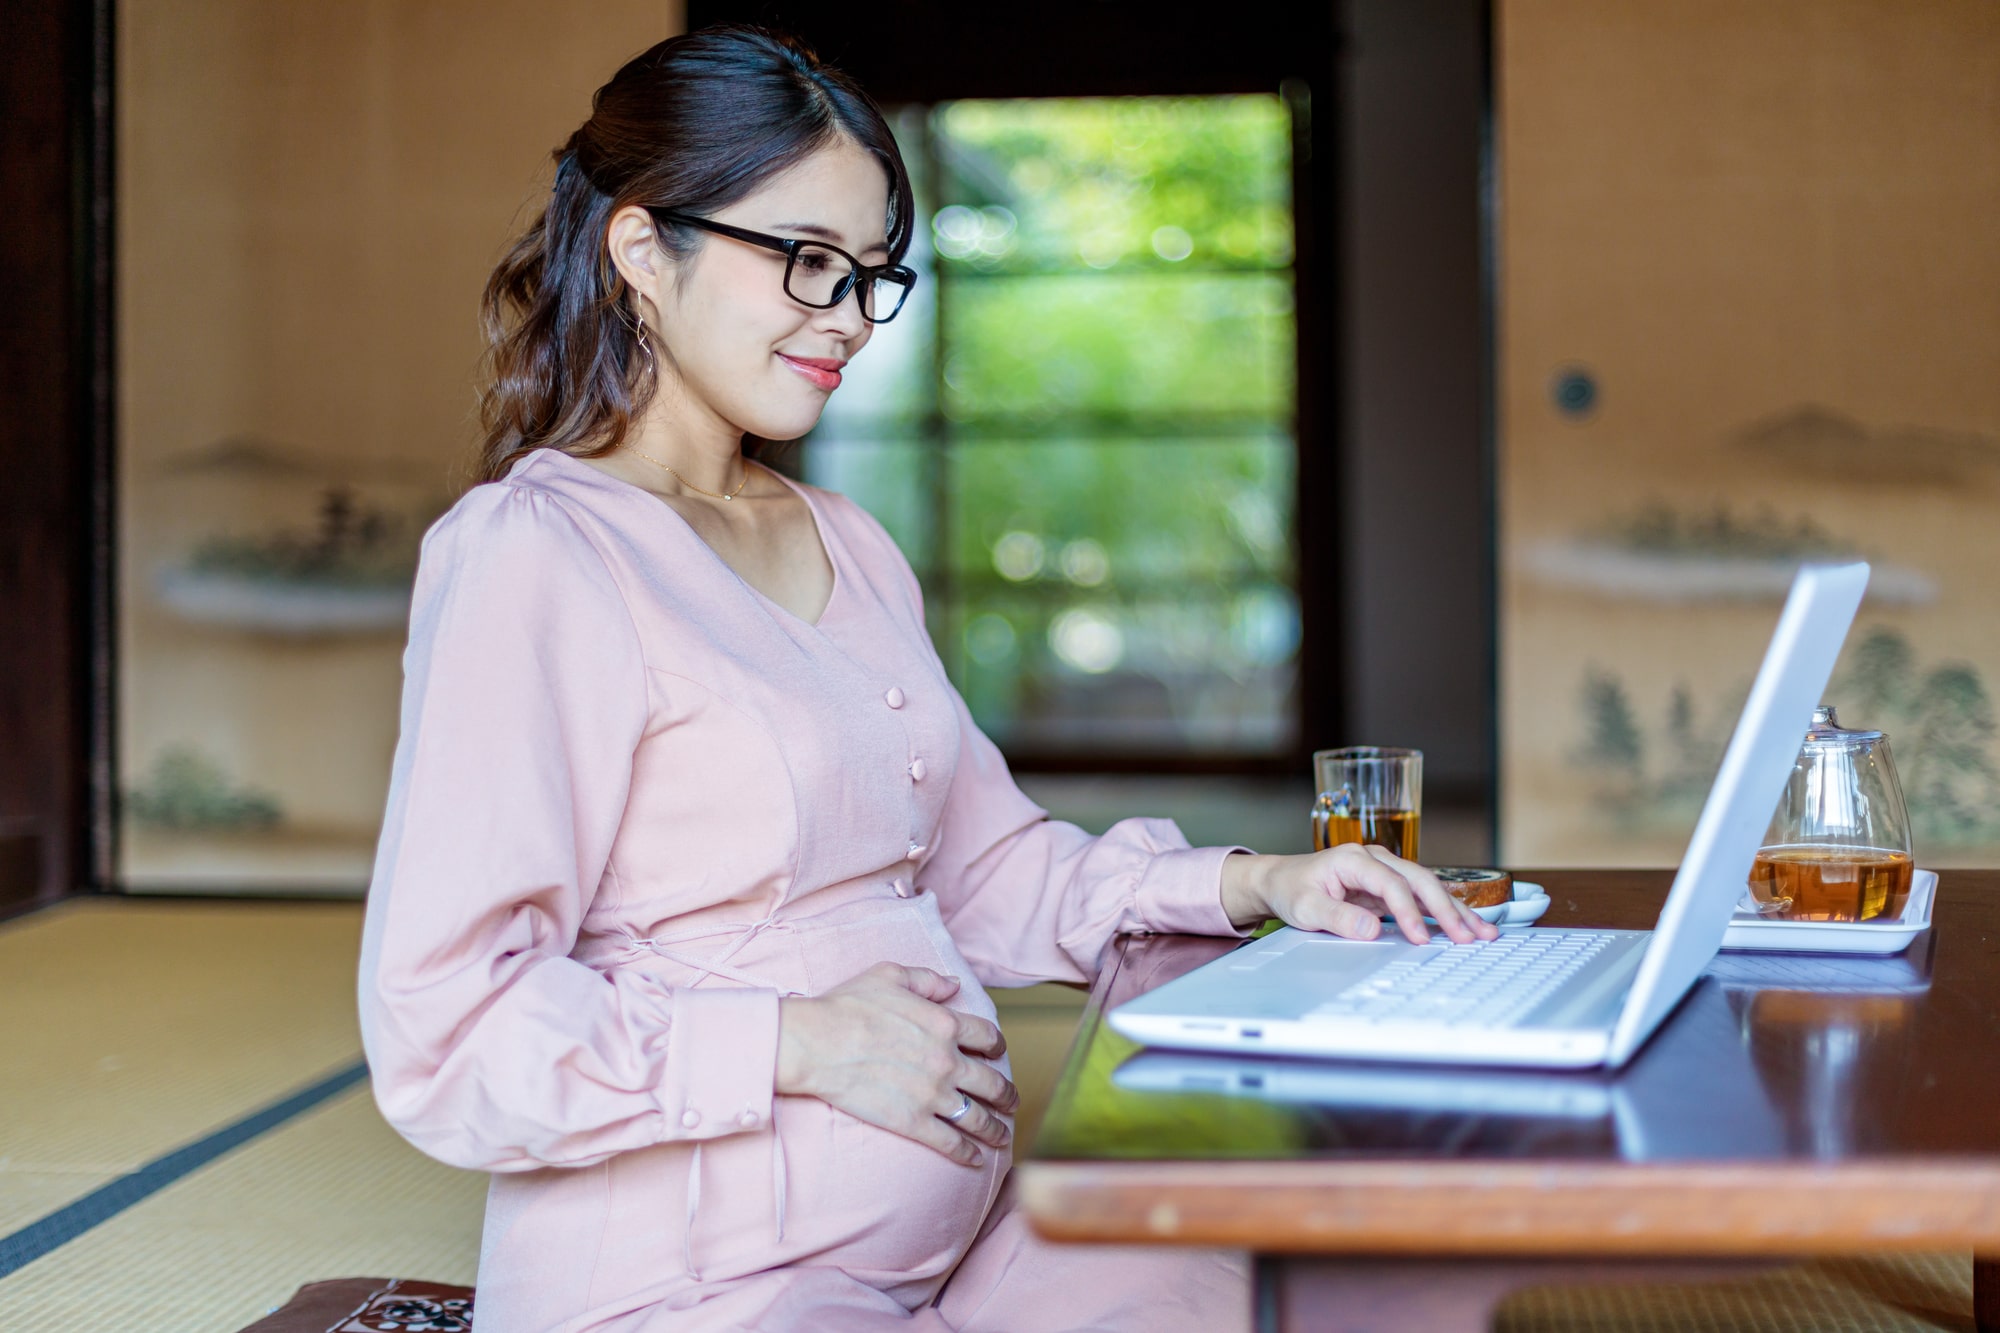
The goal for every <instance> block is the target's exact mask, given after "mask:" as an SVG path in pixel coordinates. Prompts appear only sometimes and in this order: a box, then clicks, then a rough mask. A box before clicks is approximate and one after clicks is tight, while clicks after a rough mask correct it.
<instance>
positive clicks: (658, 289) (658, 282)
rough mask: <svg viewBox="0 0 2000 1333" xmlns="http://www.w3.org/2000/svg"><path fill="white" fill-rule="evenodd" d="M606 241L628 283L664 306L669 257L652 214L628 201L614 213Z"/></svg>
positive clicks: (614, 260) (616, 265) (655, 304)
mask: <svg viewBox="0 0 2000 1333" xmlns="http://www.w3.org/2000/svg"><path fill="white" fill-rule="evenodd" d="M605 244H606V246H607V247H608V248H609V249H610V252H611V263H612V265H613V266H614V267H616V268H617V270H618V276H619V277H621V278H623V279H624V280H625V285H626V286H627V287H630V288H631V289H632V290H633V291H635V292H637V293H638V294H639V295H641V296H643V297H644V298H646V300H648V301H650V302H652V304H653V308H654V309H655V310H658V309H660V308H661V306H662V302H661V298H662V297H663V296H665V295H666V287H667V266H668V260H667V257H666V253H665V252H664V251H663V250H661V249H660V239H659V233H658V232H657V231H656V230H655V228H654V226H653V217H652V215H651V214H650V213H648V212H647V211H646V210H645V209H643V208H640V207H638V206H637V205H634V204H627V205H626V206H625V207H624V208H621V209H619V210H618V211H617V212H616V213H613V214H612V215H611V223H610V226H609V227H608V228H607V229H606V231H605Z"/></svg>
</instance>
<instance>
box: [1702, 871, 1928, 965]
mask: <svg viewBox="0 0 2000 1333" xmlns="http://www.w3.org/2000/svg"><path fill="white" fill-rule="evenodd" d="M1937 882H1938V877H1937V872H1936V871H1935V870H1919V871H1917V872H1916V874H1915V876H1914V877H1913V878H1912V879H1911V881H1910V896H1909V898H1908V899H1907V900H1906V901H1905V902H1904V903H1903V914H1902V915H1901V916H1898V917H1891V918H1888V919H1884V918H1881V917H1877V918H1876V919H1875V920H1873V921H1786V920H1783V919H1781V918H1777V917H1767V916H1757V915H1756V914H1754V913H1751V912H1738V913H1737V914H1736V915H1735V916H1733V917H1731V918H1730V920H1729V930H1728V933H1726V934H1725V935H1723V937H1722V947H1723V948H1725V949H1744V950H1759V951H1763V952H1767V953H1769V952H1776V953H1872V954H1892V953H1901V952H1902V951H1903V950H1905V949H1907V948H1909V947H1910V941H1911V940H1914V939H1915V938H1916V937H1917V936H1919V935H1921V934H1923V933H1924V932H1925V931H1926V930H1929V929H1930V925H1931V902H1932V900H1934V899H1935V898H1936V897H1937Z"/></svg>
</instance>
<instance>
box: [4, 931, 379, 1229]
mask: <svg viewBox="0 0 2000 1333" xmlns="http://www.w3.org/2000/svg"><path fill="white" fill-rule="evenodd" d="M360 938H361V905H360V904H359V903H337V904H319V903H268V904H248V903H213V904H211V903H190V902H175V903H164V902H162V903H155V902H134V901H132V900H130V899H114V900H101V899H96V900H94V899H85V900H80V901H74V902H70V903H66V904H63V905H61V906H58V907H54V908H50V909H48V910H46V911H43V912H38V913H36V914H35V915H33V916H29V917H26V918H23V919H21V920H18V921H14V922H11V923H9V924H7V925H5V926H0V1015H4V1016H5V1018H4V1021H0V1070H5V1071H6V1072H7V1077H6V1078H5V1079H4V1080H0V1213H6V1214H9V1215H11V1214H12V1213H14V1212H15V1211H17V1204H16V1202H15V1194H14V1181H13V1180H12V1177H14V1176H16V1175H35V1176H38V1177H44V1179H43V1180H39V1181H37V1182H36V1185H35V1187H36V1188H39V1187H40V1186H41V1185H42V1184H45V1183H46V1179H45V1177H46V1176H47V1174H48V1173H52V1172H78V1173H82V1174H80V1175H79V1177H78V1180H77V1188H76V1189H75V1191H74V1193H75V1194H82V1193H85V1192H87V1191H88V1190H89V1189H90V1188H92V1187H93V1186H94V1185H97V1184H101V1183H103V1180H104V1179H106V1178H108V1177H109V1176H111V1175H114V1174H117V1173H119V1172H124V1171H129V1170H131V1169H133V1168H134V1167H136V1166H139V1165H140V1164H141V1163H143V1162H145V1161H147V1160H149V1159H151V1158H153V1157H157V1156H158V1155H160V1154H161V1153H163V1152H167V1151H170V1150H172V1149H174V1148H177V1147H179V1146H181V1145H182V1144H184V1143H187V1142H189V1141H190V1140H193V1139H197V1138H200V1137H201V1136H202V1135H204V1134H207V1133H209V1132H210V1131H212V1130H214V1129H215V1128H217V1127H218V1126H219V1125H222V1124H225V1123H227V1122H229V1121H231V1120H234V1119H236V1118H237V1117H239V1116H241V1115H243V1114H245V1113H246V1112H248V1111H250V1110H252V1109H254V1108H256V1107H258V1106H260V1105H262V1104H263V1103H265V1102H268V1101H271V1100H273V1099H274V1098H277V1097H280V1096H282V1095H284V1094H285V1093H288V1092H291V1091H292V1090H294V1089H295V1088H298V1087H299V1086H301V1085H303V1084H306V1083H309V1082H311V1081H312V1080H313V1079H315V1078H318V1077H320V1076H321V1075H323V1074H326V1073H327V1072H329V1071H330V1070H332V1069H335V1068H337V1067H339V1066H342V1065H346V1064H349V1063H352V1062H353V1061H354V1060H356V1059H358V1058H359V1057H360V1054H361V1038H360V1034H359V1031H358V1029H357V1027H356V1024H355V1017H354V960H355V952H356V949H357V948H358V947H359V943H360ZM93 1173H94V1174H95V1179H90V1178H87V1177H88V1176H90V1175H91V1174H93ZM23 1183H24V1185H25V1184H26V1182H23ZM23 1192H24V1193H25V1192H27V1191H26V1190H25V1189H24V1191H23Z"/></svg>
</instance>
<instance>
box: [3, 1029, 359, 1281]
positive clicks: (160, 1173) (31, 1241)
mask: <svg viewBox="0 0 2000 1333" xmlns="http://www.w3.org/2000/svg"><path fill="white" fill-rule="evenodd" d="M367 1077H368V1064H367V1062H366V1061H363V1060H357V1061H355V1062H354V1063H353V1064H351V1065H347V1066H345V1067H344V1068H341V1069H338V1070H335V1071H334V1072H333V1073H331V1074H328V1075H327V1076H326V1077H324V1078H322V1079H320V1080H319V1081H318V1082H316V1083H312V1084H308V1085H307V1086H306V1087H303V1088H300V1089H299V1090H298V1091H297V1092H294V1093H292V1094H290V1095H289V1096H286V1097H283V1098H280V1099H279V1100H277V1101H275V1102H272V1103H271V1104H270V1105H268V1106H265V1107H263V1108H262V1109H261V1110H256V1111H252V1112H251V1113H250V1114H249V1115H246V1116H244V1117H243V1118H242V1119H241V1120H237V1121H234V1122H232V1123H230V1124H227V1125H224V1126H223V1127H222V1128H221V1129H218V1130H216V1131H215V1132H214V1133H213V1134H210V1135H207V1136H206V1137H204V1138H200V1139H196V1140H195V1141H194V1142H193V1143H190V1144H188V1145H187V1146H186V1147H183V1148H176V1149H174V1150H173V1151H172V1152H170V1153H167V1154H166V1155H164V1156H162V1157H156V1158H154V1159H153V1160H152V1161H150V1162H147V1163H146V1164H145V1165H144V1166H142V1167H140V1168H139V1169H138V1170H136V1171H131V1172H128V1173H127V1174H125V1175H122V1176H120V1177H118V1178H117V1179H116V1180H113V1181H111V1182H110V1183H109V1184H105V1185H101V1186H99V1187H98V1188H96V1189H94V1190H92V1191H91V1192H90V1193H88V1194H86V1195H84V1196H83V1197H82V1198H80V1199H78V1200H77V1201H76V1202H74V1203H71V1204H66V1205H65V1206H63V1207H61V1208H58V1209H57V1210H56V1211H55V1212H53V1213H50V1214H49V1215H48V1216H46V1217H43V1218H40V1219H38V1220H36V1221H33V1222H30V1223H28V1225H26V1226H24V1227H22V1228H21V1229H20V1230H19V1231H16V1232H14V1233H13V1234H11V1235H7V1236H0V1278H3V1277H6V1276H7V1275H8V1274H10V1273H15V1272H18V1271H20V1270H21V1269H22V1268H25V1267H27V1266H28V1265H29V1264H31V1263H33V1262H34V1261H35V1260H37V1259H39V1258H41V1257H42V1256H43V1255H45V1254H47V1253H49V1252H50V1251H51V1250H55V1249H57V1248H59V1247H61V1246H63V1245H67V1244H68V1243H69V1242H70V1241H73V1240H75V1239H76V1238H77V1237H78V1236H81V1235H82V1234H83V1233H84V1232H86V1231H89V1230H91V1229H92V1228H93V1227H96V1226H99V1225H101V1224H102V1223H105V1222H108V1221H110V1220H111V1219H112V1218H114V1217H116V1216H118V1214H120V1213H122V1212H124V1211H125V1210H126V1209H127V1208H130V1207H131V1206H132V1205H133V1204H135V1203H138V1202H140V1201H141V1200H143V1199H147V1198H150V1197H151V1196H152V1195H155V1194H157V1193H159V1192H160V1191H161V1190H163V1189H165V1188H166V1187H167V1186H169V1185H171V1184H173V1183H174V1182H175V1181H177V1180H180V1179H182V1178H183V1177H185V1176H188V1175H191V1174H193V1173H194V1172H196V1171H199V1170H200V1169H201V1168H202V1167H204V1166H207V1165H208V1164H209V1163H210V1162H212V1161H214V1160H215V1159H216V1158H218V1157H221V1156H222V1155H223V1154H225V1153H228V1152H233V1151H234V1150H236V1149H237V1148H240V1147H242V1146H243V1145H244V1144H246V1143H248V1142H250V1141H251V1140H252V1139H255V1138H257V1137H258V1136H259V1135H262V1134H268V1133H269V1132H270V1131H272V1130H274V1129H276V1128H277V1127H278V1126H280V1125H282V1124H284V1123H285V1122H286V1121H288V1120H292V1119H295V1118H297V1117H298V1116H301V1115H303V1114H305V1113H306V1112H307V1111H310V1110H312V1109H313V1108H314V1107H315V1106H318V1105H319V1104H320V1103H322V1102H324V1101H327V1100H329V1099H330V1098H332V1097H335V1096H338V1095H339V1094H340V1093H343V1092H345V1091H347V1090H348V1089H349V1088H351V1087H353V1086H354V1085H355V1084H357V1083H360V1082H362V1081H363V1080H365V1079H366V1078H367Z"/></svg>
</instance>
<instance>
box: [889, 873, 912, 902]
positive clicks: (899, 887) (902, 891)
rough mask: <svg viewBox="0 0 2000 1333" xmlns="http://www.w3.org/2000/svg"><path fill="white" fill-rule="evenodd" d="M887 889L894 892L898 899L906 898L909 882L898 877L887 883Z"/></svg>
mask: <svg viewBox="0 0 2000 1333" xmlns="http://www.w3.org/2000/svg"><path fill="white" fill-rule="evenodd" d="M889 887H890V888H892V889H894V890H895V891H896V896H897V897H898V898H907V897H909V896H910V881H908V880H907V879H904V878H902V877H901V876H898V877H897V878H895V879H894V880H891V881H890V883H889Z"/></svg>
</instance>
